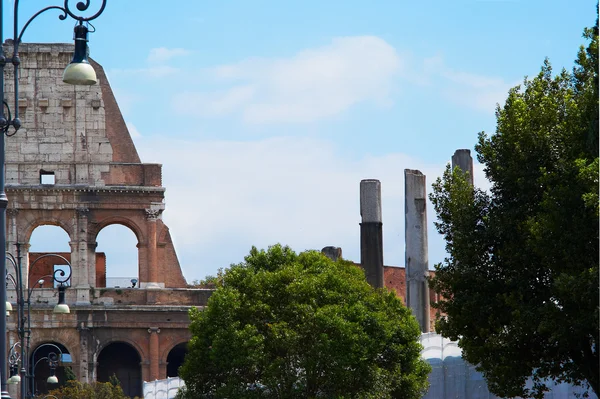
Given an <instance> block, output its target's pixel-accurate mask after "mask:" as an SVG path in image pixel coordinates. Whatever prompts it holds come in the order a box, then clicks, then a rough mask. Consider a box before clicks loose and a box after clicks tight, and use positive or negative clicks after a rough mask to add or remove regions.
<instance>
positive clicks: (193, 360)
mask: <svg viewBox="0 0 600 399" xmlns="http://www.w3.org/2000/svg"><path fill="white" fill-rule="evenodd" d="M190 318H191V325H190V329H191V332H192V339H191V341H190V343H189V345H188V354H187V355H186V358H185V362H184V364H183V366H182V367H181V369H180V375H181V377H182V378H183V379H184V381H185V382H186V387H187V388H186V390H184V391H181V392H180V394H179V397H180V398H194V399H198V398H225V397H226V398H231V399H233V398H317V397H323V398H406V399H410V398H418V397H421V395H422V393H423V392H424V390H425V389H426V385H427V374H428V373H429V371H430V367H429V365H428V364H427V363H426V362H425V361H423V360H422V359H421V358H420V351H421V349H422V347H421V345H420V344H419V343H418V339H419V336H420V331H419V327H418V324H417V322H416V319H415V318H414V317H413V316H412V315H411V314H410V311H409V310H408V309H407V308H406V307H405V306H403V305H402V303H401V301H400V300H399V299H398V298H397V297H396V296H395V294H394V293H390V292H387V291H384V290H375V289H373V288H372V287H371V286H370V285H369V284H368V283H367V282H366V280H365V277H364V273H363V271H362V270H361V269H360V268H358V267H356V266H355V265H353V264H352V263H350V262H348V261H344V260H339V261H337V262H333V261H331V260H330V259H329V258H327V257H325V256H323V255H322V254H320V253H319V252H316V251H307V252H303V253H300V254H296V253H294V252H293V251H292V250H291V249H290V248H289V247H282V246H281V245H275V246H272V247H270V248H269V249H268V251H264V250H261V251H259V250H257V249H256V248H252V250H251V251H250V254H249V255H248V256H246V258H245V262H243V263H240V264H238V265H233V266H232V267H231V268H230V269H228V270H227V271H226V272H225V274H224V276H223V281H222V285H220V286H219V287H218V288H217V289H216V291H215V292H214V293H213V294H212V296H211V297H210V300H209V302H208V305H207V307H206V308H205V309H204V310H203V311H200V310H197V309H192V311H191V313H190Z"/></svg>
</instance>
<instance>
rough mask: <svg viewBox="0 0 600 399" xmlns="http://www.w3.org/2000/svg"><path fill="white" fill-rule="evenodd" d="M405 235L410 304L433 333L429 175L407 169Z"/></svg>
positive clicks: (420, 322)
mask: <svg viewBox="0 0 600 399" xmlns="http://www.w3.org/2000/svg"><path fill="white" fill-rule="evenodd" d="M404 190H405V193H404V205H405V207H404V213H405V214H404V222H405V228H404V236H405V237H404V238H405V241H406V248H405V250H406V252H405V262H406V306H408V307H409V308H410V309H411V310H412V313H413V315H415V317H416V318H417V321H418V322H419V326H420V327H421V331H422V332H424V333H426V332H429V286H428V284H427V276H428V275H429V257H428V253H427V193H426V184H425V175H424V174H423V173H421V172H420V171H418V170H411V169H404Z"/></svg>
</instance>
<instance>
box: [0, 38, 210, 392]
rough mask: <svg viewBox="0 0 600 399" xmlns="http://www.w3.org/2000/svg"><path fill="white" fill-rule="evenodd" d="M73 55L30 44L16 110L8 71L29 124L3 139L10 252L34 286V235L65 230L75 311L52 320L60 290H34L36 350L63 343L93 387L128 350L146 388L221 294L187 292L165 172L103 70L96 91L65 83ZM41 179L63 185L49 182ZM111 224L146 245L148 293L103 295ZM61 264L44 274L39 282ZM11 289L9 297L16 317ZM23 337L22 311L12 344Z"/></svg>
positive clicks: (144, 287) (142, 252)
mask: <svg viewBox="0 0 600 399" xmlns="http://www.w3.org/2000/svg"><path fill="white" fill-rule="evenodd" d="M4 49H5V52H6V53H7V55H8V56H9V57H10V56H11V54H12V47H11V46H10V45H8V44H5V45H4ZM72 52H73V46H72V45H70V44H27V43H24V44H22V45H21V46H20V57H21V68H20V74H19V88H20V95H19V99H20V100H19V104H18V105H16V106H15V104H13V102H14V100H13V92H14V86H13V83H12V82H13V81H12V79H13V76H14V75H13V68H12V66H11V65H8V66H7V68H6V69H7V71H6V74H5V80H6V99H7V101H8V103H9V105H10V108H11V111H12V112H13V116H14V112H15V110H17V109H18V111H19V117H20V118H21V120H22V128H21V129H20V130H19V131H18V132H17V134H15V135H14V136H12V137H7V138H6V139H5V140H6V148H7V156H6V177H7V187H6V191H7V195H8V198H9V205H8V209H7V250H8V252H10V253H12V254H14V255H15V256H16V255H17V252H19V253H20V255H21V256H22V264H23V265H24V266H23V274H24V278H25V279H27V276H28V275H29V271H30V270H29V267H28V266H29V265H30V264H31V262H33V261H34V260H35V259H36V258H35V257H36V256H39V255H35V254H29V241H30V238H31V234H32V232H33V231H34V229H35V228H37V227H38V226H41V225H48V224H49V225H55V226H59V227H60V228H62V229H63V230H64V231H65V232H66V233H67V235H68V236H69V245H70V246H71V252H70V253H67V254H62V255H63V256H64V257H65V258H67V260H69V261H70V263H71V266H72V268H73V275H72V280H71V287H70V288H69V289H67V292H66V301H67V303H68V304H69V306H70V308H71V313H70V314H66V315H54V314H53V313H52V308H53V306H54V304H56V302H57V292H56V290H55V289H53V288H50V287H51V284H47V285H45V286H44V287H45V288H42V289H35V290H34V291H33V295H32V297H31V304H32V317H31V322H32V329H33V333H32V338H31V340H32V342H31V346H32V348H34V347H36V346H37V345H39V344H41V343H45V342H57V343H60V344H61V345H64V346H65V347H66V348H67V349H68V351H69V353H70V354H71V355H72V357H73V362H74V363H73V369H74V371H75V373H76V374H77V375H78V376H79V378H80V379H81V380H83V381H93V380H94V379H95V378H96V370H97V364H96V361H97V357H98V355H99V353H100V352H101V351H102V349H103V348H106V347H107V346H108V345H110V344H111V343H116V342H123V343H126V344H128V345H130V346H131V347H132V348H134V349H135V350H136V351H137V352H138V354H139V355H140V359H141V369H142V378H143V379H144V380H146V381H148V380H152V379H159V378H164V377H166V364H167V360H166V357H167V356H168V353H169V352H170V351H171V349H173V347H175V346H176V345H178V344H181V343H185V342H187V341H188V340H189V338H190V334H189V331H188V325H189V318H188V311H189V309H190V308H191V307H196V306H204V305H205V304H206V302H207V300H208V297H209V296H210V293H211V292H212V291H211V290H198V289H187V288H186V287H187V284H186V281H185V279H184V277H183V274H182V272H181V268H180V265H179V261H178V259H177V254H176V252H175V248H174V247H173V242H172V240H171V236H170V233H169V229H168V227H167V226H166V225H165V224H164V223H163V221H162V216H161V215H162V212H163V210H164V209H165V203H164V191H165V189H164V187H162V165H160V164H144V163H142V162H141V161H140V158H139V156H138V153H137V151H136V149H135V146H134V144H133V141H132V139H131V136H130V135H129V132H128V131H127V127H126V125H125V121H124V120H123V117H122V115H121V113H120V111H119V107H118V105H117V102H116V100H115V97H114V95H113V92H112V89H111V88H110V85H109V83H108V81H107V79H106V75H105V73H104V71H103V69H102V67H101V66H100V65H99V64H97V63H95V62H93V61H91V63H92V65H93V67H94V69H95V70H96V73H97V76H98V80H99V84H98V85H95V86H71V85H67V84H64V83H63V82H62V73H63V70H64V67H65V66H66V65H67V64H68V63H69V62H70V61H71V57H72ZM41 175H45V177H49V176H50V177H52V175H53V177H54V180H53V181H52V180H51V179H50V182H48V181H45V183H46V184H42V180H41ZM111 224H120V225H123V226H125V227H127V228H129V229H130V230H131V231H132V232H133V233H134V234H135V236H136V237H137V241H138V244H137V247H138V262H139V265H138V266H139V273H138V276H139V281H140V284H139V287H141V288H136V289H106V288H104V287H105V284H106V283H105V273H106V266H105V258H104V257H103V256H101V254H98V253H96V246H97V243H96V239H97V236H98V234H99V232H100V231H102V229H103V228H105V227H106V226H109V225H111ZM30 255H31V256H30ZM54 264H57V263H54V262H52V261H50V260H49V262H47V264H46V263H44V264H40V265H36V269H37V271H35V272H34V273H33V274H32V276H31V278H32V279H33V280H32V281H35V279H38V278H39V276H40V275H41V274H40V273H42V272H50V271H51V269H52V266H53V265H54ZM38 266H39V268H38ZM46 274H50V273H46ZM11 288H12V287H9V291H8V298H7V299H8V300H9V301H10V302H12V303H13V307H14V308H15V309H16V295H15V291H14V289H11ZM16 328H17V320H16V312H13V313H12V314H11V316H10V317H9V330H10V331H11V333H10V341H11V342H15V340H16V335H15V331H16ZM114 366H115V367H118V364H116V365H114ZM140 386H141V381H140Z"/></svg>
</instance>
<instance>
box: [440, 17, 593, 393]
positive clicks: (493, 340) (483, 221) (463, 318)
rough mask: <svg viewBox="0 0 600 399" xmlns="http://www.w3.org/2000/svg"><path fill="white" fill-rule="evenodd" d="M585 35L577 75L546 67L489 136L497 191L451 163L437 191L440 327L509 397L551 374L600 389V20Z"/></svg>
mask: <svg viewBox="0 0 600 399" xmlns="http://www.w3.org/2000/svg"><path fill="white" fill-rule="evenodd" d="M584 37H585V38H587V39H588V40H590V42H589V45H588V47H587V48H584V47H581V48H580V51H579V53H578V57H577V59H576V65H575V67H574V69H573V72H572V73H569V72H567V71H565V70H563V71H561V73H559V74H557V75H556V76H553V74H552V69H551V66H550V63H549V62H548V61H547V60H546V62H545V63H544V66H543V67H542V69H541V72H540V73H539V75H537V76H536V77H534V78H533V79H530V80H528V79H527V78H526V79H525V81H524V83H523V87H521V86H517V87H515V88H513V89H511V90H510V91H509V94H508V98H507V100H506V103H505V105H504V107H503V108H500V107H498V108H497V111H496V116H497V129H496V134H494V135H492V136H489V137H488V136H487V135H486V134H485V133H483V132H482V133H480V135H479V141H478V144H477V145H476V151H477V153H478V155H477V157H478V159H479V161H480V162H481V163H482V164H483V165H484V170H485V174H486V177H487V178H488V180H489V181H490V182H491V189H490V192H489V193H487V192H484V191H482V190H479V189H476V188H473V187H471V186H470V184H469V183H467V180H466V178H465V175H464V174H463V173H462V172H461V171H460V170H459V169H458V168H457V169H456V170H451V169H450V167H448V168H447V169H446V172H445V173H444V175H443V177H442V178H441V179H438V180H437V181H436V183H435V184H434V192H433V193H432V194H431V196H430V198H431V200H432V203H433V205H434V207H435V209H436V212H437V215H438V223H437V228H438V230H439V232H440V233H441V234H443V236H444V238H445V240H446V250H447V252H448V254H449V255H448V258H446V259H445V260H444V262H442V263H441V264H439V265H437V266H436V275H435V278H433V279H432V280H431V286H432V287H433V288H434V289H435V290H436V291H437V292H438V293H440V294H441V295H442V296H443V297H444V298H446V299H445V300H443V301H441V302H440V303H439V305H438V308H439V309H440V310H441V311H442V312H443V313H445V315H446V316H445V317H443V318H442V319H441V320H439V321H438V323H437V329H438V331H439V332H440V333H441V334H443V335H444V336H446V337H449V338H451V339H453V340H459V345H460V347H461V348H462V349H463V354H464V357H465V358H466V360H468V361H469V362H470V363H472V364H475V365H477V366H478V367H479V369H480V370H481V371H482V372H483V373H484V375H485V377H486V379H487V381H488V384H489V387H490V389H491V390H492V391H493V392H494V393H495V394H497V395H499V396H505V397H512V396H523V397H537V398H540V397H541V396H542V393H543V391H544V390H545V388H546V387H545V382H546V381H547V379H551V380H554V381H557V382H562V381H567V382H570V383H575V384H582V385H586V384H587V385H589V386H591V388H592V389H593V390H594V392H596V394H600V391H599V378H600V377H599V375H600V370H599V367H598V366H599V358H598V344H599V341H598V338H599V330H598V312H599V304H598V302H599V300H598V285H599V281H598V273H599V271H598V238H599V236H598V21H597V20H596V26H595V27H594V28H592V29H586V30H585V31H584ZM530 376H532V377H533V381H534V387H533V388H532V389H525V388H524V384H525V382H526V380H527V379H528V378H529V377H530Z"/></svg>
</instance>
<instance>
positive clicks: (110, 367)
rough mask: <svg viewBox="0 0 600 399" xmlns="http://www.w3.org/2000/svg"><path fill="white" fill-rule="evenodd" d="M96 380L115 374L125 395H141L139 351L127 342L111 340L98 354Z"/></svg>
mask: <svg viewBox="0 0 600 399" xmlns="http://www.w3.org/2000/svg"><path fill="white" fill-rule="evenodd" d="M97 375H98V381H100V382H109V381H110V380H111V377H113V376H115V377H116V378H117V379H118V380H119V383H120V384H121V388H123V392H124V393H125V395H127V396H131V397H134V396H139V397H141V396H142V369H141V358H140V355H139V353H138V352H137V351H136V350H135V349H134V348H133V347H132V346H131V345H129V344H126V343H124V342H113V343H111V344H109V345H107V346H106V347H105V348H104V349H102V351H101V352H100V354H99V355H98V374H97Z"/></svg>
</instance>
